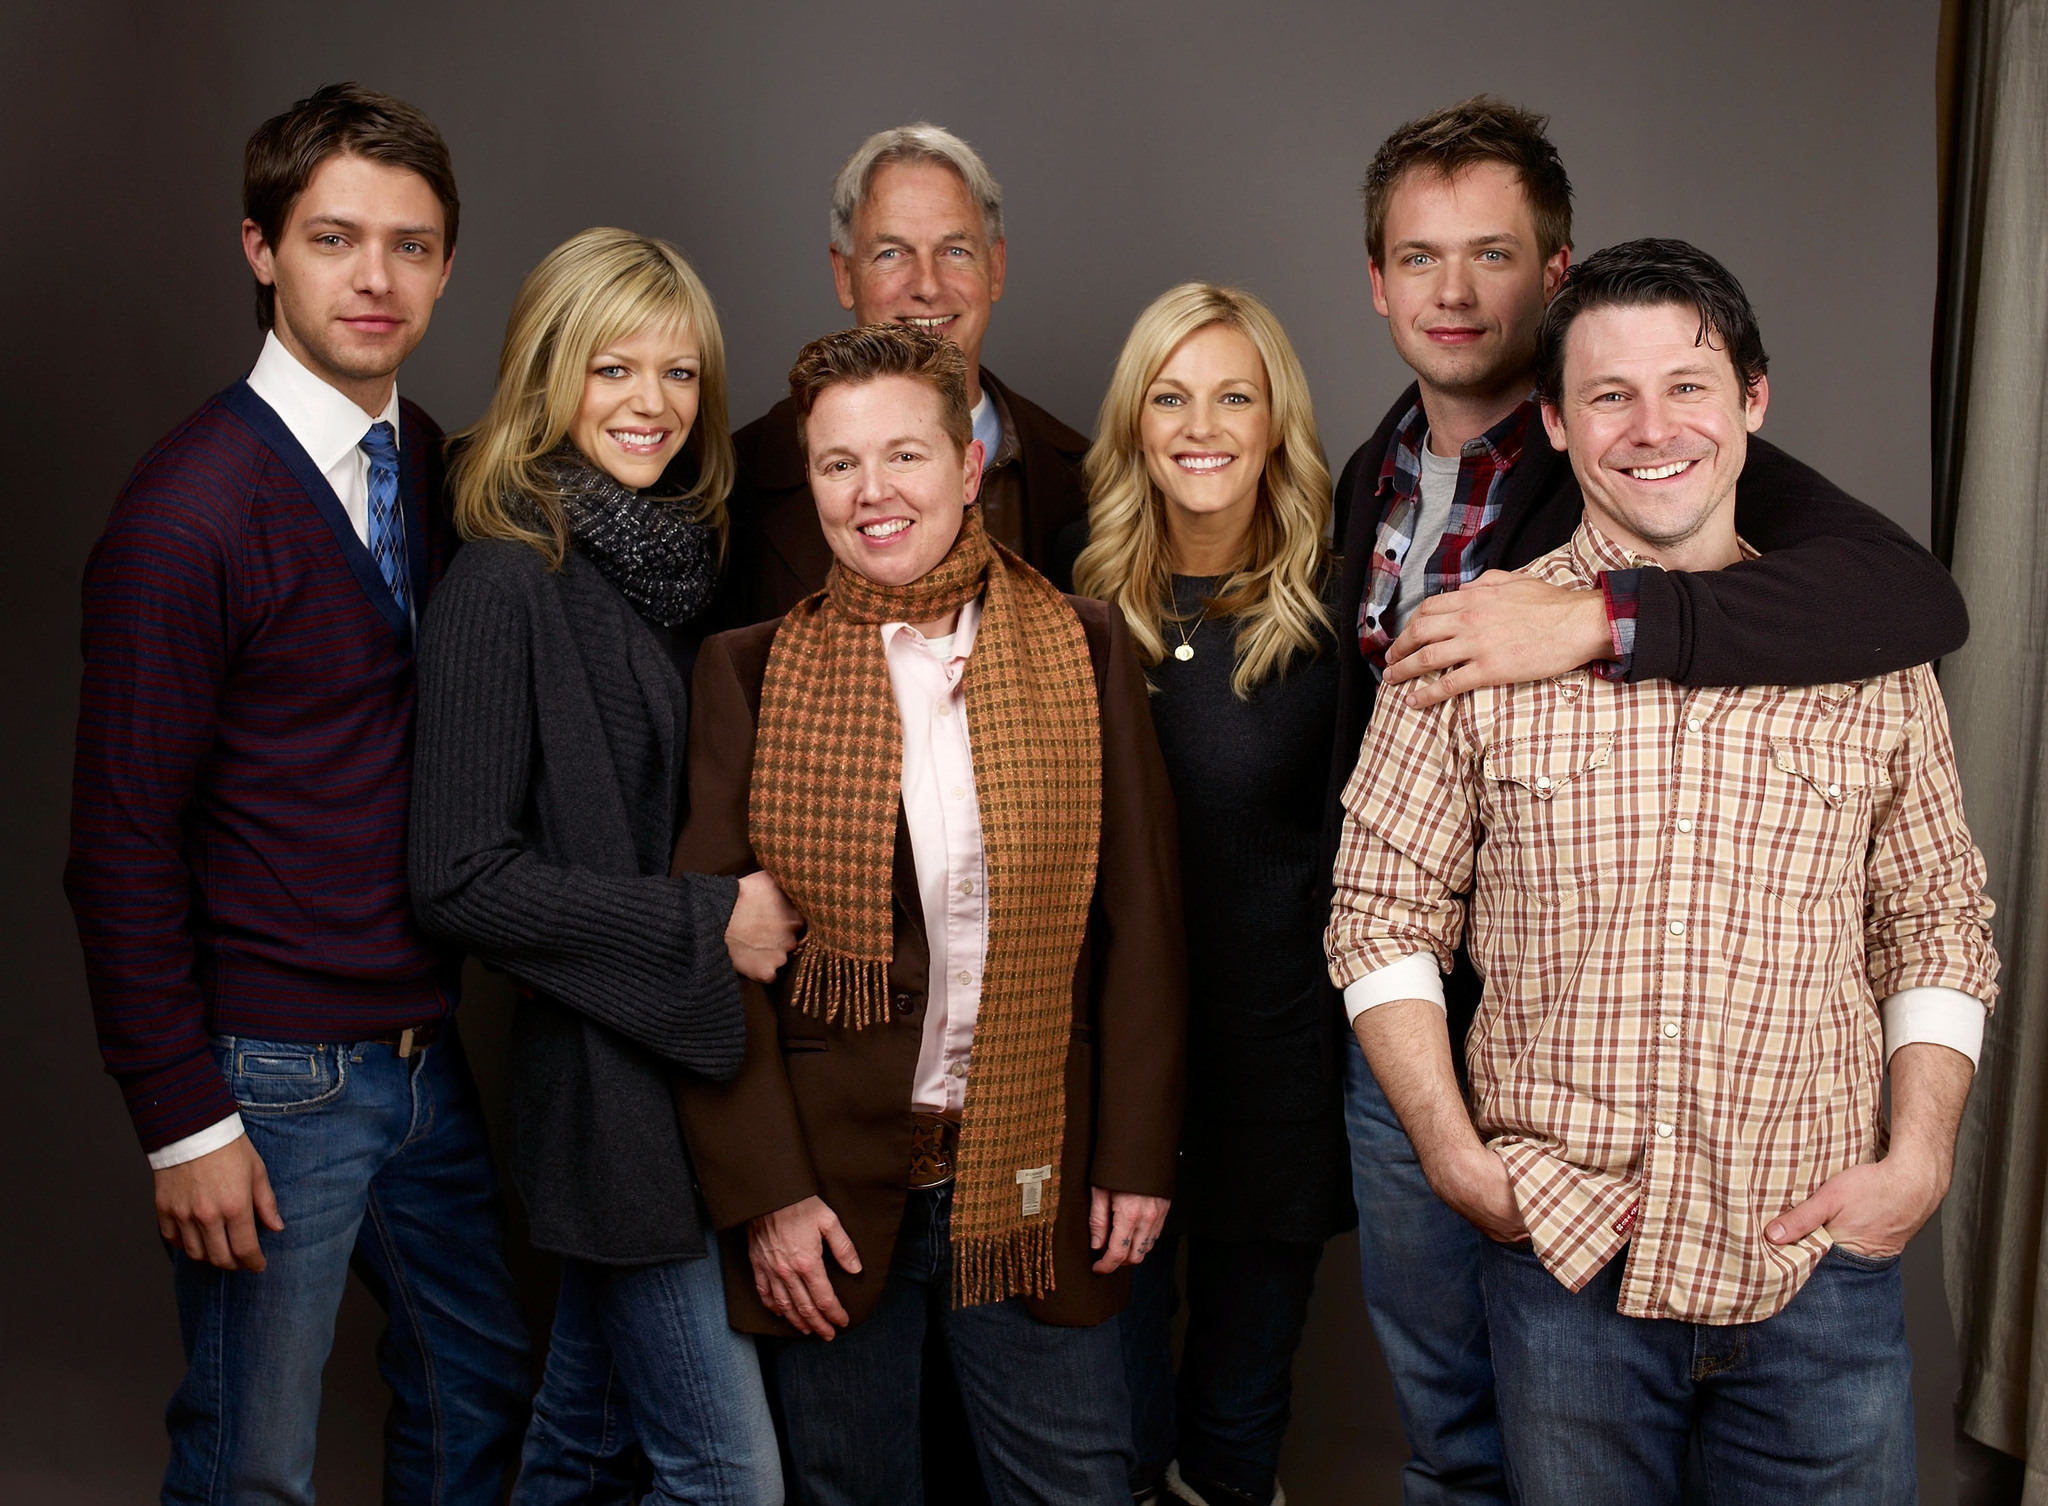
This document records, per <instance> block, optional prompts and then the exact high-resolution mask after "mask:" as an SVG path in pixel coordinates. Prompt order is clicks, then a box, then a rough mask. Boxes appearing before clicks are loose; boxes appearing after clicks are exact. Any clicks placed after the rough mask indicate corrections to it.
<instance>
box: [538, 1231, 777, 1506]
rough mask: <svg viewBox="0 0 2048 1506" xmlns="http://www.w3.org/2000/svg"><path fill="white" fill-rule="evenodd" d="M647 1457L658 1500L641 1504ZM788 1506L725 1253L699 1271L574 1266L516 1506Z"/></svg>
mask: <svg viewBox="0 0 2048 1506" xmlns="http://www.w3.org/2000/svg"><path fill="white" fill-rule="evenodd" d="M643 1452H644V1454H645V1456H646V1459H647V1462H648V1463H649V1464H650V1465H651V1466H652V1467H653V1474H654V1482H653V1493H652V1494H650V1495H648V1496H646V1497H644V1498H642V1497H639V1496H637V1495H636V1494H635V1490H636V1486H637V1484H638V1476H639V1465H640V1460H641V1455H642V1453H643ZM636 1499H644V1500H646V1501H647V1502H648V1503H649V1506H656V1503H658V1506H671V1503H673V1506H682V1503H685V1502H688V1503H692V1506H781V1503H782V1465H781V1462H780V1460H779V1459H778V1458H777V1457H776V1452H775V1425H774V1424H773V1423H772V1422H771V1421H770V1420H769V1417H768V1398H767V1394H766V1392H765V1391H764V1390H763V1389H762V1386H761V1366H760V1361H759V1360H758V1359H757V1358H756V1357H755V1354H754V1341H753V1339H752V1338H750V1337H749V1336H747V1335H746V1334H743V1333H735V1332H734V1331H733V1329H732V1326H731V1325H730V1324H729V1323H728V1322H727V1321H726V1316H725V1281H724V1278H723V1275H722V1273H721V1272H720V1269H719V1263H718V1247H717V1243H716V1241H715V1240H714V1241H713V1243H712V1248H711V1253H710V1254H709V1255H706V1256H703V1257H701V1258H699V1259H696V1260H669V1261H664V1262H662V1263H661V1264H659V1265H648V1266H602V1265H592V1264H590V1263H589V1262H587V1261H582V1260H569V1261H566V1262H564V1264H563V1267H562V1291H561V1296H560V1299H559V1300H558V1301H557V1302H556V1304H555V1331H554V1336H553V1337H552V1338H551V1339H550V1340H549V1342H548V1363H547V1370H546V1373H545V1374H544V1375H543V1376H542V1379H541V1383H540V1394H539V1395H538V1396H536V1397H535V1398H534V1399H533V1422H532V1424H531V1425H530V1426H529V1427H528V1428H527V1431H526V1453H525V1457H524V1459H523V1460H522V1461H521V1464H520V1469H519V1484H518V1485H517V1486H516V1487H515V1488H514V1489H513V1492H512V1500H513V1503H514V1506H569V1503H572V1502H574V1503H578V1506H596V1503H600V1502H618V1503H620V1506H627V1503H630V1502H632V1501H634V1500H636Z"/></svg>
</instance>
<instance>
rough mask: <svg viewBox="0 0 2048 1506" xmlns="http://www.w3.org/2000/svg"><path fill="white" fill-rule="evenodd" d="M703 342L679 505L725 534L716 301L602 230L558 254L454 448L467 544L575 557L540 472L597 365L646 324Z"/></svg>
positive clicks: (519, 304)
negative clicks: (506, 544) (486, 399)
mask: <svg viewBox="0 0 2048 1506" xmlns="http://www.w3.org/2000/svg"><path fill="white" fill-rule="evenodd" d="M670 324H672V325H675V326H676V327H678V328H687V329H688V330H689V331H690V332H691V333H692V334H694V335H695V336H696V337H697V344H698V347H699V353H700V358H701V365H700V367H699V370H698V376H697V382H698V388H699V392H698V398H697V421H696V422H695V423H694V424H692V425H691V427H690V437H689V439H688V440H687V441H685V447H686V448H688V449H691V450H692V451H694V453H695V455H696V459H697V479H696V483H695V484H694V485H692V486H691V487H690V489H689V490H688V491H686V492H684V493H683V494H682V495H681V496H680V497H679V498H678V499H677V500H678V501H679V502H681V503H683V504H685V505H687V506H689V507H690V508H691V509H692V512H693V515H694V516H695V518H696V519H697V521H699V522H702V523H707V524H709V525H710V526H711V528H712V529H713V530H714V531H715V532H716V533H717V535H718V546H719V553H720V554H721V555H722V554H723V553H724V551H725V532H726V527H725V499H726V495H727V493H729V492H730V491H731V490H732V482H733V454H732V430H731V428H730V427H729V426H728V425H727V422H726V416H725V338H724V336H723V335H721V334H720V333H719V329H718V313H717V310H715V309H714V308H713V307H712V306H711V295H710V294H709V293H708V292H706V291H705V289H704V284H703V283H702V282H701V281H699V280H698V277H697V274H696V273H695V272H694V271H692V270H691V269H690V264H689V263H688V262H686V261H684V260H683V256H682V253H681V252H680V251H678V250H676V248H675V247H674V246H671V245H670V244H669V243H668V242H667V241H661V240H655V239H654V238H653V237H651V236H645V235H635V234H633V232H631V231H630V230H614V229H611V228H609V227H607V226H599V227H597V228H595V229H592V230H585V231H584V232H582V233H581V234H580V235H572V236H570V237H569V239H567V240H565V241H563V242H562V244H561V245H559V246H557V247H555V249H554V250H552V251H550V252H549V253H548V254H547V255H546V256H544V257H543V258H541V262H540V265H539V266H537V267H535V268H534V269H533V270H532V271H531V272H529V273H527V274H526V281H524V282H522V283H521V284H520V285H519V296H518V297H516V298H515V299H513V300H512V317H511V318H510V319H508V320H506V322H505V348H504V350H503V352H502V353H501V354H500V355H499V357H498V387H497V391H495V392H494V393H493V394H492V395H491V405H490V407H488V408H486V409H485V410H484V416H483V417H482V418H480V419H478V420H477V421H476V422H475V423H473V424H471V425H470V426H469V427H468V428H467V429H464V430H463V431H462V432H461V433H460V434H457V435H456V436H455V437H454V441H453V443H454V449H455V461H454V465H453V468H452V470H453V476H452V479H453V483H454V491H455V526H456V529H457V531H458V532H460V533H461V535H462V536H463V537H464V538H465V539H510V540H512V541H514V542H515V543H522V544H530V545H532V546H533V547H534V548H535V549H537V550H539V551H540V553H541V556H542V557H543V558H544V559H546V560H547V562H548V567H549V568H550V569H556V570H558V569H560V568H561V565H562V556H563V555H564V553H566V552H567V550H568V547H569V523H568V519H567V517H566V516H565V514H564V513H563V510H562V503H561V498H560V496H559V495H558V493H557V491H556V488H555V484H554V482H553V481H552V480H551V479H550V477H549V476H548V474H547V468H546V467H545V466H544V465H543V464H542V462H543V460H544V459H545V458H546V457H547V455H548V454H549V452H550V451H552V450H553V449H554V448H555V447H556V446H557V445H559V444H560V443H561V442H562V440H563V438H564V437H565V436H566V435H567V434H568V432H569V428H570V426H571V425H572V424H573V423H574V422H575V420H576V413H577V410H578V408H579V407H580V406H581V405H582V402H583V383H584V378H585V367H586V366H588V364H589V362H590V358H591V356H593V355H595V354H596V353H597V352H598V351H599V350H601V349H603V348H604V347H605V346H606V345H609V344H610V343H611V342H612V341H614V340H618V339H623V338H624V337H626V336H628V335H631V334H634V333H636V332H638V331H640V330H643V329H646V328H648V327H649V326H650V325H670Z"/></svg>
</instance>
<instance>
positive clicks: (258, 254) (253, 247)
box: [242, 220, 447, 288]
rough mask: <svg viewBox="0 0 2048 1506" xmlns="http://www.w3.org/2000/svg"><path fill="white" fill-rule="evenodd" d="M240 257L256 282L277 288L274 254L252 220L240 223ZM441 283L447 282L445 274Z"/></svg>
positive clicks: (258, 226)
mask: <svg viewBox="0 0 2048 1506" xmlns="http://www.w3.org/2000/svg"><path fill="white" fill-rule="evenodd" d="M242 255H244V256H246V257H247V258H248V259H249V270H250V271H252V272H254V273H255V274H256V280H257V281H258V282H260V283H262V284H263V286H265V287H266V288H270V287H275V286H277V266H276V260H277V259H276V254H275V253H274V252H273V251H272V250H271V249H270V242H269V241H267V240H265V239H264V238H263V227H262V226H261V225H258V224H257V223H256V222H255V221H254V220H244V221H242ZM442 281H444V282H445V281H447V274H446V273H445V272H444V273H443V274H442Z"/></svg>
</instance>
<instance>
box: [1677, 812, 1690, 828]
mask: <svg viewBox="0 0 2048 1506" xmlns="http://www.w3.org/2000/svg"><path fill="white" fill-rule="evenodd" d="M1678 829H1679V830H1680V831H1691V830H1692V822H1690V821H1688V820H1687V819H1686V818H1685V817H1683V816H1680V817H1679V818H1678Z"/></svg>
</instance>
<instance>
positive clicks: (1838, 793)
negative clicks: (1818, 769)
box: [1828, 784, 1842, 800]
mask: <svg viewBox="0 0 2048 1506" xmlns="http://www.w3.org/2000/svg"><path fill="white" fill-rule="evenodd" d="M1841 798H1842V787H1841V786H1840V785H1839V784H1831V785H1829V786H1828V799H1830V800H1839V799H1841Z"/></svg>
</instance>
